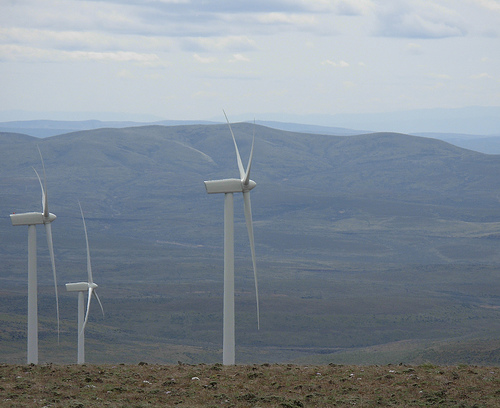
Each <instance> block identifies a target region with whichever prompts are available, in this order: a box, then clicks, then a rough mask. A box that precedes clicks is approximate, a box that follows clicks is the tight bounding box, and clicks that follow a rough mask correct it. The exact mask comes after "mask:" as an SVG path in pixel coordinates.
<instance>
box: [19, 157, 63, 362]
mask: <svg viewBox="0 0 500 408" xmlns="http://www.w3.org/2000/svg"><path fill="white" fill-rule="evenodd" d="M38 152H39V153H40V158H41V159H42V168H43V184H42V180H41V179H40V176H39V174H38V172H37V171H36V170H35V168H34V167H33V170H34V171H35V174H36V176H37V178H38V181H39V182H40V187H41V189H42V212H28V213H21V214H10V220H11V222H12V225H14V226H18V225H27V226H28V356H27V357H28V364H38V304H37V302H38V295H37V289H38V283H37V253H36V226H37V225H40V224H43V225H44V226H45V233H46V235H47V245H48V247H49V253H50V261H51V263H52V274H53V276H54V289H55V293H56V310H57V338H58V341H59V297H58V294H57V277H56V264H55V260H54V246H53V243H52V226H51V223H52V221H54V220H55V219H56V218H57V217H56V216H55V215H54V214H52V213H50V212H49V204H48V197H47V179H46V176H45V165H44V163H43V157H42V152H41V151H40V148H38Z"/></svg>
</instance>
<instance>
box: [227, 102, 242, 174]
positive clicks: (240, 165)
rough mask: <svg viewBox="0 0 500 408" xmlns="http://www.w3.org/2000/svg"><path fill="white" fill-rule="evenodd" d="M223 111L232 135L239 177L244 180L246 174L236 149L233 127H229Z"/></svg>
mask: <svg viewBox="0 0 500 408" xmlns="http://www.w3.org/2000/svg"><path fill="white" fill-rule="evenodd" d="M222 112H224V116H225V117H226V122H227V124H228V126H229V130H230V131H231V136H232V137H233V142H234V148H235V149H236V160H237V161H238V170H239V172H240V179H241V180H244V179H245V177H246V175H245V169H244V168H243V163H242V162H241V156H240V151H239V150H238V145H237V144H236V139H235V138H234V133H233V129H231V124H230V123H229V119H228V118H227V115H226V112H225V111H224V110H222Z"/></svg>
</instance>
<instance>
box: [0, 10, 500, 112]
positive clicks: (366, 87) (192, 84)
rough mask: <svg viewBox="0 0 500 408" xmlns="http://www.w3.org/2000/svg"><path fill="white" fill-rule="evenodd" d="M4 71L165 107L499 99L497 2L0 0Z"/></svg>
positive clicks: (288, 107)
mask: <svg viewBox="0 0 500 408" xmlns="http://www.w3.org/2000/svg"><path fill="white" fill-rule="evenodd" d="M0 81H1V88H0V89H1V98H0V110H15V109H21V110H28V111H79V112H82V111H83V112H99V111H102V112H125V113H138V114H149V115H155V116H157V117H159V118H163V119H208V118H214V117H220V118H221V119H222V114H221V110H222V108H224V109H225V110H226V111H227V112H228V114H229V116H230V118H231V115H235V116H236V115H240V114H243V113H248V114H250V115H254V116H256V117H257V119H258V118H259V114H264V113H287V114H338V113H364V112H388V111H398V110H409V109H419V108H436V107H441V108H456V107H464V106H473V105H480V106H500V1H499V0H435V1H429V0H253V1H239V0H212V1H209V0H208V1H207V0H191V1H190V0H157V1H155V0H150V1H148V0H114V1H113V0H108V1H77V0H66V1H63V0H61V1H55V0H44V1H39V0H15V1H9V0H3V1H0ZM89 119H90V118H89Z"/></svg>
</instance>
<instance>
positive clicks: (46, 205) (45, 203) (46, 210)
mask: <svg viewBox="0 0 500 408" xmlns="http://www.w3.org/2000/svg"><path fill="white" fill-rule="evenodd" d="M37 148H38V153H40V159H41V160H42V169H43V187H42V192H43V193H42V200H43V202H42V207H43V216H44V217H45V218H47V217H48V216H49V200H48V198H47V175H46V174H45V163H44V162H43V156H42V152H41V151H40V147H39V146H38V145H37ZM37 175H38V173H37ZM38 179H39V180H40V177H38ZM40 185H42V182H41V181H40Z"/></svg>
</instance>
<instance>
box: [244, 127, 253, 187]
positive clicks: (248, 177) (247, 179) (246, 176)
mask: <svg viewBox="0 0 500 408" xmlns="http://www.w3.org/2000/svg"><path fill="white" fill-rule="evenodd" d="M254 142H255V129H254V133H253V139H252V150H250V158H249V159H248V166H247V172H246V174H245V179H244V180H243V184H244V185H248V182H249V181H250V168H251V167H252V158H253V145H254Z"/></svg>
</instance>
